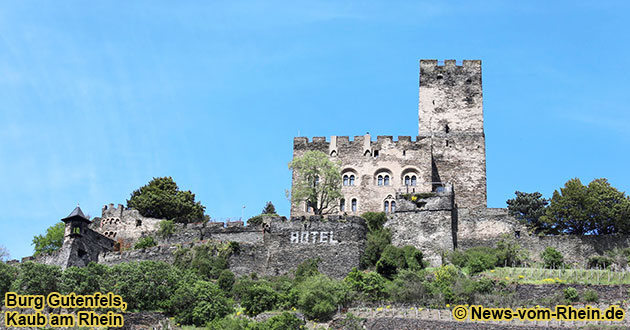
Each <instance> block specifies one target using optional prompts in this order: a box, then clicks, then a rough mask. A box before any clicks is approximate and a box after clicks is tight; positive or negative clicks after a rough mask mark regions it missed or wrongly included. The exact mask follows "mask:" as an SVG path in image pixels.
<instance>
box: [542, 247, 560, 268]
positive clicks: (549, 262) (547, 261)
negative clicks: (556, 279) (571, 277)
mask: <svg viewBox="0 0 630 330" xmlns="http://www.w3.org/2000/svg"><path fill="white" fill-rule="evenodd" d="M540 257H541V258H542V260H543V265H544V267H545V268H561V267H562V265H563V264H564V257H563V256H562V253H560V252H558V250H556V249H554V248H552V247H550V246H548V247H547V248H545V250H544V251H543V252H542V253H541V254H540Z"/></svg>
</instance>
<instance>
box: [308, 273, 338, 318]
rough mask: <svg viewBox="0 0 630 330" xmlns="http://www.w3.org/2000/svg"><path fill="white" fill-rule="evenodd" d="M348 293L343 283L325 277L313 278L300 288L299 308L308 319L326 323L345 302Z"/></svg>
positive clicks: (317, 276)
mask: <svg viewBox="0 0 630 330" xmlns="http://www.w3.org/2000/svg"><path fill="white" fill-rule="evenodd" d="M346 292H347V288H346V287H345V285H343V283H342V282H338V281H335V280H332V279H330V278H328V277H326V276H325V275H316V276H312V277H309V278H307V279H305V280H304V281H303V282H302V283H300V284H299V286H298V294H299V296H298V306H299V307H300V309H301V310H302V312H304V315H305V316H306V317H307V318H309V319H317V320H319V321H326V320H328V319H330V317H331V316H332V315H333V314H335V312H336V311H337V306H338V305H339V304H341V303H342V302H343V301H344V299H345V295H346Z"/></svg>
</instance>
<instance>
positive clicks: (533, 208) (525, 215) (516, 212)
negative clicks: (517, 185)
mask: <svg viewBox="0 0 630 330" xmlns="http://www.w3.org/2000/svg"><path fill="white" fill-rule="evenodd" d="M515 194H516V198H514V199H509V200H508V201H507V205H508V213H509V214H510V215H511V216H514V217H515V218H516V219H518V220H521V221H522V222H524V223H525V224H526V225H527V226H528V227H530V228H533V229H534V230H535V231H536V232H544V231H545V230H546V229H548V228H547V224H546V223H542V222H541V221H540V217H542V216H543V215H545V208H546V207H547V205H548V204H549V200H548V199H546V198H543V197H542V194H541V193H539V192H533V193H526V192H520V191H516V192H515Z"/></svg>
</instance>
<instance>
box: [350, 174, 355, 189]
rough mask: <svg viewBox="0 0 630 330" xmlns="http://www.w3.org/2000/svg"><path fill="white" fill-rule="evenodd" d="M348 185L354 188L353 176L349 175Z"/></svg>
mask: <svg viewBox="0 0 630 330" xmlns="http://www.w3.org/2000/svg"><path fill="white" fill-rule="evenodd" d="M350 185H351V186H354V174H350Z"/></svg>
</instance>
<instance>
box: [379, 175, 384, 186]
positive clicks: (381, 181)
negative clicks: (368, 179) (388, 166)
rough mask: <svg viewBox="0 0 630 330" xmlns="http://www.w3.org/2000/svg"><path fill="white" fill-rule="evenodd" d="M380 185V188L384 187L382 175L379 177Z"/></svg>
mask: <svg viewBox="0 0 630 330" xmlns="http://www.w3.org/2000/svg"><path fill="white" fill-rule="evenodd" d="M378 185H379V186H382V185H383V176H382V175H379V176H378Z"/></svg>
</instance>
